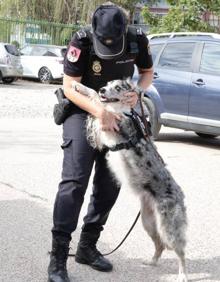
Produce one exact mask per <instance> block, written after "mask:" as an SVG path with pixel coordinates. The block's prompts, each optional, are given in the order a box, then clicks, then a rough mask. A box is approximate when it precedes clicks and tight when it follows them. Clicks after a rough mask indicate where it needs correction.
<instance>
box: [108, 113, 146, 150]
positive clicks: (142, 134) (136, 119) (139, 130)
mask: <svg viewBox="0 0 220 282" xmlns="http://www.w3.org/2000/svg"><path fill="white" fill-rule="evenodd" d="M124 114H125V115H126V116H127V117H129V118H131V119H132V122H133V123H134V126H135V128H136V135H135V136H133V137H132V138H130V139H129V140H128V141H126V142H121V143H118V144H116V145H115V146H112V147H105V148H104V149H106V150H109V151H112V152H116V151H120V150H123V149H125V150H129V149H130V148H134V147H135V146H136V145H137V144H138V143H139V142H140V140H141V139H142V138H144V139H145V138H146V136H148V137H149V136H150V135H151V130H150V123H149V122H148V123H147V124H148V126H147V129H145V127H144V125H143V122H142V120H141V118H140V116H139V115H138V114H137V113H136V112H135V111H134V110H133V109H132V110H131V113H130V114H128V113H124Z"/></svg>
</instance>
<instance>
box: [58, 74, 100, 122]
mask: <svg viewBox="0 0 220 282" xmlns="http://www.w3.org/2000/svg"><path fill="white" fill-rule="evenodd" d="M81 79H82V77H72V76H68V75H66V74H64V77H63V87H64V94H65V96H66V97H67V98H68V99H69V100H71V101H72V102H73V103H74V104H76V105H77V106H78V107H80V108H81V109H83V110H84V111H86V112H89V113H90V114H92V115H94V116H95V117H99V116H100V115H101V112H102V111H103V106H102V104H101V103H93V102H91V100H90V99H89V98H88V97H87V96H85V95H83V94H81V93H80V92H78V91H76V90H75V89H73V87H72V82H73V81H77V82H81Z"/></svg>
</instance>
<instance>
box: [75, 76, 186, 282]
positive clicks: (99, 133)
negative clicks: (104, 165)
mask: <svg viewBox="0 0 220 282" xmlns="http://www.w3.org/2000/svg"><path fill="white" fill-rule="evenodd" d="M73 87H74V88H75V89H77V90H78V91H79V92H81V93H83V94H85V95H88V96H89V97H90V98H91V99H92V100H93V101H94V102H95V103H96V102H98V101H99V102H100V101H101V103H103V104H104V106H105V107H106V109H107V110H109V111H112V112H115V113H119V114H121V116H122V119H121V121H120V123H119V128H120V131H119V132H111V131H103V130H101V127H100V124H99V120H98V119H97V118H95V117H93V116H91V115H89V117H88V121H87V135H88V140H89V142H90V144H91V145H92V146H93V147H94V148H96V149H98V150H103V149H107V150H108V152H107V154H106V158H107V161H108V166H109V168H110V170H111V171H112V173H113V175H114V176H115V178H116V179H117V180H118V181H119V182H120V183H121V184H123V185H126V186H130V187H131V189H132V190H133V191H135V192H136V194H137V195H138V196H139V198H140V202H141V218H142V223H143V227H144V229H145V230H146V231H147V233H148V234H149V236H150V237H151V239H152V240H153V243H154V245H155V253H154V255H153V258H152V261H151V263H150V264H152V265H156V264H157V262H158V259H159V258H160V257H161V254H162V252H163V250H164V249H165V248H167V249H171V250H174V251H175V253H176V255H177V257H178V259H179V275H178V281H179V282H186V281H188V280H187V274H186V266H185V246H186V228H187V215H186V207H185V205H184V194H183V192H182V190H181V188H180V186H179V185H178V184H177V183H176V181H175V180H174V178H173V177H172V175H171V173H170V172H169V170H168V169H167V168H166V165H165V163H164V161H163V159H162V157H161V156H160V155H159V153H158V151H157V148H156V146H155V144H154V143H153V140H152V138H151V137H149V136H147V137H144V134H141V128H140V127H139V128H138V127H137V124H136V123H135V122H134V119H132V118H131V109H130V107H129V106H128V105H126V104H124V103H122V99H123V98H124V97H123V95H124V93H126V92H129V91H137V93H140V91H139V88H137V86H135V85H133V84H132V82H131V81H130V80H114V81H111V82H109V83H108V84H107V85H106V86H105V87H102V88H101V89H100V91H99V93H98V94H97V93H96V92H95V91H94V90H92V89H90V88H87V87H85V86H83V85H81V84H79V83H77V82H74V83H73ZM140 95H141V94H140ZM123 145H124V146H123Z"/></svg>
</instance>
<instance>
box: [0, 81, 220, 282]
mask: <svg viewBox="0 0 220 282" xmlns="http://www.w3.org/2000/svg"><path fill="white" fill-rule="evenodd" d="M57 87H59V86H57V85H49V86H45V85H39V84H37V83H30V82H27V83H23V82H19V81H18V83H17V84H15V85H12V86H8V87H6V86H5V85H0V160H1V162H0V281H1V282H43V281H47V274H46V271H47V265H48V262H49V256H48V254H47V252H48V250H50V244H51V234H50V229H51V226H52V210H53V201H54V197H55V194H56V191H57V184H58V182H59V180H60V170H61V163H62V150H61V149H60V144H61V132H62V130H61V127H59V126H56V125H55V124H54V123H53V119H52V107H53V104H54V102H55V97H54V94H53V92H54V90H55V89H56V88H57ZM156 145H157V147H158V150H159V152H160V153H161V155H162V156H163V158H164V160H165V162H166V163H167V165H168V168H169V170H170V171H171V172H172V174H173V176H174V177H175V179H176V180H177V182H178V183H179V184H180V186H181V187H182V189H183V191H184V193H185V196H186V206H187V211H188V221H189V227H188V232H187V237H188V245H187V249H186V251H187V269H188V277H189V281H210V282H215V281H220V239H219V238H220V221H219V218H220V208H219V203H220V174H219V167H220V151H219V148H220V139H216V140H206V139H202V138H199V137H198V136H196V135H195V134H193V133H191V132H183V131H181V130H175V129H167V128H163V129H162V134H161V138H160V141H157V142H156ZM90 193H91V183H90V184H89V187H88V191H87V194H86V197H85V202H84V205H83V208H82V212H81V215H80V218H79V224H78V228H77V230H76V232H74V233H73V236H72V242H71V252H74V251H75V249H76V246H77V241H78V238H79V234H80V226H81V225H82V223H83V216H84V215H85V213H86V209H87V204H88V200H89V195H90ZM138 210H139V201H138V199H137V197H136V196H135V195H134V194H133V193H132V191H130V190H129V189H127V187H122V189H121V192H120V195H119V198H118V201H117V203H116V204H115V206H114V208H113V210H112V212H111V214H110V217H109V220H108V222H107V224H106V227H105V230H104V231H103V232H102V236H101V238H100V240H99V244H98V246H99V249H100V250H101V251H102V252H108V251H110V250H112V249H113V248H114V247H115V246H116V245H117V244H118V243H119V242H120V241H121V239H122V238H123V236H124V235H125V233H126V232H127V230H128V229H129V228H130V226H131V224H132V222H133V220H134V218H135V216H136V214H137V212H138ZM153 251H154V248H153V244H152V242H151V240H150V239H149V237H148V236H147V234H146V233H145V231H144V230H143V228H142V226H141V222H140V221H139V222H138V223H137V225H136V226H135V228H134V230H133V231H132V233H131V235H130V236H129V238H128V239H127V241H126V242H125V243H124V244H123V245H122V247H121V248H120V249H119V250H118V251H116V252H115V253H114V254H112V255H110V256H109V259H110V260H111V261H112V263H113V264H114V270H113V272H111V273H100V272H97V271H95V270H92V269H91V268H89V267H88V266H85V265H79V264H77V263H75V261H74V259H73V258H69V260H68V269H69V275H70V279H71V281H76V282H86V281H89V282H92V281H96V282H103V281H107V282H110V281H112V282H113V281H114V282H142V281H143V282H145V281H146V282H156V281H162V282H165V281H176V278H177V272H178V263H177V259H176V256H175V254H174V253H173V252H171V251H165V252H164V254H163V256H162V259H161V260H160V262H159V265H158V267H152V266H149V265H146V264H145V262H147V261H149V260H150V259H151V256H152V255H153Z"/></svg>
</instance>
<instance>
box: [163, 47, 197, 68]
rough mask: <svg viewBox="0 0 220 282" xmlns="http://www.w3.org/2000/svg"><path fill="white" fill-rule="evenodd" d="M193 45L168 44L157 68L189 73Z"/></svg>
mask: <svg viewBox="0 0 220 282" xmlns="http://www.w3.org/2000/svg"><path fill="white" fill-rule="evenodd" d="M194 47H195V43H193V42H181V43H170V44H167V46H166V47H165V49H164V51H163V53H162V55H161V57H160V60H159V63H158V66H159V67H162V68H167V69H176V70H182V71H189V70H190V67H191V61H192V54H193V51H194Z"/></svg>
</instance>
